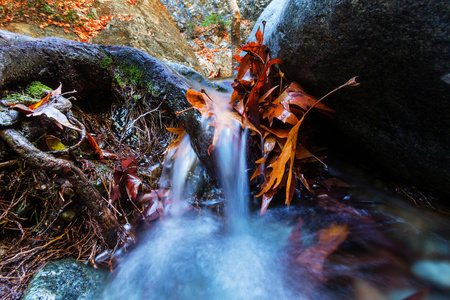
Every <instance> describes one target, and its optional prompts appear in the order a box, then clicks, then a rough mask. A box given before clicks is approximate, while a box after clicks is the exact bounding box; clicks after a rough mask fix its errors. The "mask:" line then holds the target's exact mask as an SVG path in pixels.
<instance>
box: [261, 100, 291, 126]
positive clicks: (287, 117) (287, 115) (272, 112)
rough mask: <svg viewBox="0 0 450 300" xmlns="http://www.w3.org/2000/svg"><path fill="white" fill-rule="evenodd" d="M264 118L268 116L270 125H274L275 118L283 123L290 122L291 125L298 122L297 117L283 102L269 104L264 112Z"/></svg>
mask: <svg viewBox="0 0 450 300" xmlns="http://www.w3.org/2000/svg"><path fill="white" fill-rule="evenodd" d="M263 118H267V119H268V120H269V124H270V126H272V123H273V119H274V118H277V119H278V120H280V121H282V122H283V123H288V124H291V125H295V124H297V122H298V119H297V117H296V116H295V115H294V114H293V113H291V112H290V111H288V110H287V109H285V108H284V106H283V105H281V103H278V104H275V105H269V106H268V108H267V109H266V110H265V112H264V113H263Z"/></svg>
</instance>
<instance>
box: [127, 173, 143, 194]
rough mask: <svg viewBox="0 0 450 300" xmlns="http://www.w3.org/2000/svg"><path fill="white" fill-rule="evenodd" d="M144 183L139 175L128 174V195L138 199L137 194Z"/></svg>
mask: <svg viewBox="0 0 450 300" xmlns="http://www.w3.org/2000/svg"><path fill="white" fill-rule="evenodd" d="M141 184H142V179H141V178H139V177H137V176H136V175H134V174H127V175H126V190H127V194H128V197H129V198H130V199H132V200H134V199H136V196H137V194H138V189H139V187H140V185H141Z"/></svg>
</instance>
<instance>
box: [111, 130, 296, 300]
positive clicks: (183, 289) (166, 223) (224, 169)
mask: <svg viewBox="0 0 450 300" xmlns="http://www.w3.org/2000/svg"><path fill="white" fill-rule="evenodd" d="M245 140H246V133H245V132H241V131H240V129H239V128H236V129H235V132H234V133H233V132H232V131H231V130H224V132H223V133H222V135H221V138H220V140H219V143H218V146H219V148H218V151H219V161H220V162H219V165H220V170H221V174H220V182H221V184H222V188H223V191H224V194H225V201H226V206H227V210H226V211H227V220H228V221H224V220H223V219H222V218H219V217H217V216H214V215H212V214H210V213H208V211H206V212H205V213H204V214H203V215H202V216H201V217H198V216H193V215H192V214H190V216H189V215H184V216H183V215H182V213H183V212H185V208H186V207H185V205H186V202H185V201H183V199H186V198H188V197H190V196H191V195H190V194H189V193H190V192H192V190H193V188H192V187H189V186H188V185H189V182H187V181H186V175H187V174H188V172H190V171H192V170H191V169H192V166H193V165H195V164H196V163H197V162H196V160H197V158H196V157H195V154H193V151H192V149H191V147H190V144H189V139H188V138H185V139H184V140H183V141H182V143H181V145H180V148H179V150H178V153H177V155H176V160H175V162H174V163H173V165H172V166H171V168H172V170H171V171H172V178H171V180H170V181H171V187H172V195H173V199H172V205H171V206H170V207H169V208H167V209H165V213H167V214H168V215H169V217H166V218H164V219H163V220H161V221H160V222H159V223H158V224H157V225H156V226H155V227H154V228H152V229H151V231H149V232H147V233H145V234H144V235H143V236H141V237H140V240H141V241H142V242H141V244H139V245H138V246H137V248H136V249H134V250H132V252H131V253H130V254H129V255H127V256H125V257H123V261H122V262H121V263H120V265H119V267H118V269H117V270H116V274H114V275H113V276H112V278H111V282H110V283H109V284H108V286H107V288H106V289H105V291H104V298H105V299H136V300H137V299H211V300H213V299H301V297H300V298H299V289H300V287H299V284H300V282H301V281H299V280H295V282H297V284H294V283H293V280H292V278H291V277H290V275H292V274H289V270H288V266H286V264H285V262H284V259H285V258H284V254H283V251H284V247H285V245H286V241H287V238H288V235H289V232H290V229H291V227H289V226H286V225H280V224H282V223H281V222H280V220H278V219H277V218H276V217H273V216H271V215H270V214H268V215H267V216H266V217H265V218H259V217H257V218H254V219H253V218H250V216H249V210H248V197H249V195H248V179H247V175H246V172H245V170H246V157H245ZM167 163H168V162H167ZM168 164H169V163H168ZM163 173H168V171H167V170H166V171H163ZM161 184H162V185H166V186H167V185H168V182H167V181H166V180H165V179H164V178H162V181H161ZM284 210H286V209H285V208H284Z"/></svg>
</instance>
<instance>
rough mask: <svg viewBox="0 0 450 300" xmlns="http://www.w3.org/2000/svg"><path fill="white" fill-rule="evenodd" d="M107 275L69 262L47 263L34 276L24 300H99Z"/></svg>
mask: <svg viewBox="0 0 450 300" xmlns="http://www.w3.org/2000/svg"><path fill="white" fill-rule="evenodd" d="M107 274H108V272H107V271H105V270H100V269H94V268H92V267H90V266H89V265H86V264H83V263H81V262H78V261H76V260H75V259H72V258H66V259H62V260H59V261H54V262H50V263H48V264H47V265H46V266H45V267H44V268H43V269H42V270H40V271H39V272H38V273H36V274H35V275H34V276H33V278H32V280H31V282H30V284H29V285H28V288H27V290H26V291H25V293H24V297H23V299H24V300H34V299H36V300H37V299H39V300H50V299H51V300H81V299H83V300H88V299H92V300H93V299H98V298H97V297H98V293H100V292H101V289H102V287H103V284H104V282H105V280H106V277H107Z"/></svg>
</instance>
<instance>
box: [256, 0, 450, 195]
mask: <svg viewBox="0 0 450 300" xmlns="http://www.w3.org/2000/svg"><path fill="white" fill-rule="evenodd" d="M449 11H450V7H449V6H448V3H447V2H446V1H438V0H430V1H414V0H407V1H398V0H375V1H367V0H365V1H353V0H343V1H331V0H289V1H288V0H278V1H273V2H272V3H271V4H270V5H269V6H268V7H267V9H266V10H265V11H264V12H263V14H262V15H261V16H260V18H259V20H258V22H257V23H256V26H255V28H254V32H253V33H252V34H251V35H250V37H251V38H253V37H254V33H255V31H256V29H257V28H258V26H259V25H261V23H262V20H266V21H267V25H266V29H265V36H264V37H265V43H266V44H267V45H268V46H269V47H270V49H271V53H272V57H278V58H281V59H283V60H284V62H285V63H284V64H283V65H282V66H281V69H282V71H283V72H284V73H285V74H286V76H287V78H288V79H289V80H296V81H298V82H300V84H302V85H303V86H304V87H305V88H306V89H307V90H308V91H309V92H310V93H312V94H313V95H316V96H323V95H324V94H326V93H327V92H328V91H331V90H332V89H334V88H336V87H338V86H339V85H341V84H343V83H345V82H346V81H347V80H348V79H349V78H351V77H353V76H357V75H358V76H359V77H358V80H357V81H358V82H360V83H361V85H360V86H359V87H357V88H347V89H344V90H341V91H340V92H338V93H337V94H336V95H334V96H333V97H330V98H329V99H327V100H325V101H326V103H327V105H329V106H330V107H332V108H334V109H335V110H336V111H337V113H336V119H335V120H334V121H333V122H334V123H333V124H332V126H329V125H330V124H327V125H328V126H327V127H326V129H325V132H326V133H328V137H329V139H330V140H332V141H333V142H334V146H335V147H336V148H338V149H340V150H343V151H346V152H347V153H349V151H350V153H352V154H353V155H354V156H355V157H358V158H359V159H360V161H363V162H364V163H366V164H372V165H373V166H379V167H381V168H382V169H383V170H385V171H387V173H388V174H390V175H391V176H393V177H394V178H396V180H404V181H406V182H409V183H411V184H416V185H417V186H419V187H421V188H423V189H426V190H428V191H430V192H432V193H435V194H436V195H450V156H449V155H448V154H449V153H448V150H449V149H450V118H449V117H448V116H449V114H450V101H449V96H450V85H449V82H450V81H449V80H448V74H449V73H450V56H449V48H450V47H449V45H450V43H449V42H450V39H449V35H448V16H449Z"/></svg>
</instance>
